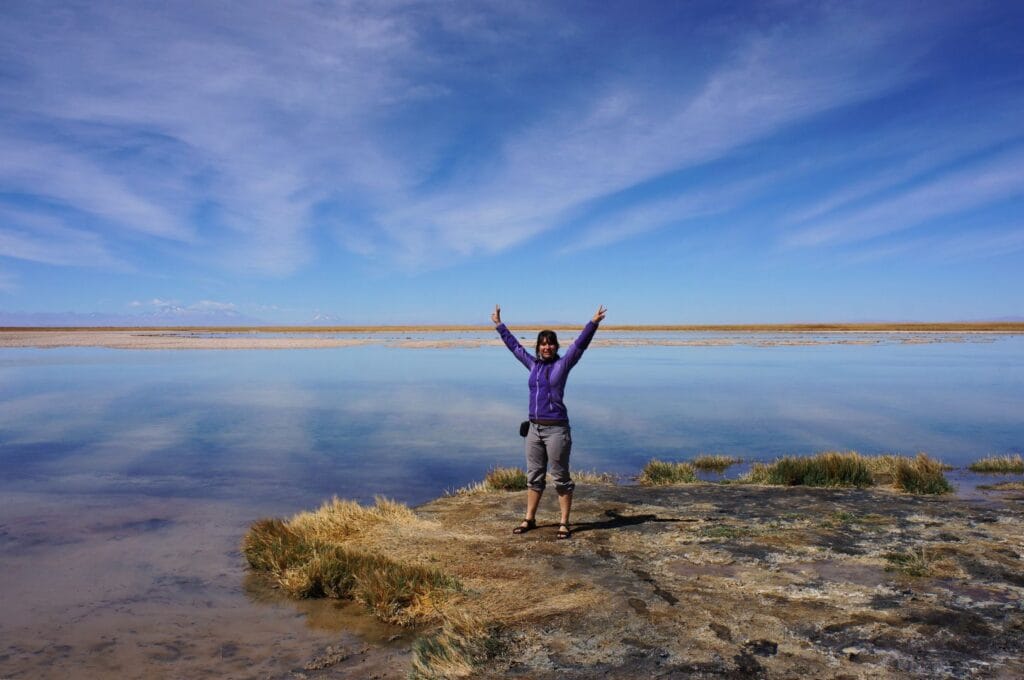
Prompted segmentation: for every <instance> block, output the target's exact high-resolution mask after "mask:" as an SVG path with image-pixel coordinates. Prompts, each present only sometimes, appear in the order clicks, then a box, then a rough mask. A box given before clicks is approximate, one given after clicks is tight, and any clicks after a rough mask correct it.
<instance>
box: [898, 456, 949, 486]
mask: <svg viewBox="0 0 1024 680" xmlns="http://www.w3.org/2000/svg"><path fill="white" fill-rule="evenodd" d="M943 469H944V466H943V464H942V463H940V462H939V461H937V460H935V459H934V458H929V457H928V456H926V455H925V454H923V453H919V454H917V456H916V457H915V458H914V459H913V460H910V459H907V458H901V459H900V460H899V462H898V463H897V464H896V476H895V479H894V480H893V486H895V487H896V488H897V489H900V490H902V491H907V492H909V493H916V494H944V493H950V492H951V491H952V490H953V485H952V484H950V483H949V480H947V479H946V475H945V474H943Z"/></svg>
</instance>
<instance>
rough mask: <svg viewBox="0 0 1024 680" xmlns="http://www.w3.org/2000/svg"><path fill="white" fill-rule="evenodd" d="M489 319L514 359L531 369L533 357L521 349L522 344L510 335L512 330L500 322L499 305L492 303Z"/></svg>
mask: <svg viewBox="0 0 1024 680" xmlns="http://www.w3.org/2000/svg"><path fill="white" fill-rule="evenodd" d="M491 321H493V322H494V329H495V330H496V331H498V335H500V336H501V339H502V341H503V342H504V343H505V347H508V349H509V351H510V352H512V354H513V355H514V356H515V358H516V359H519V361H520V363H522V364H523V366H526V368H527V369H532V368H533V364H534V361H535V360H534V358H533V357H532V356H531V355H530V353H529V352H527V351H526V350H525V349H523V346H522V345H520V344H519V341H518V340H516V336H514V335H512V331H510V330H509V329H508V328H507V327H506V326H505V324H503V323H502V322H501V305H494V311H493V312H492V313H491Z"/></svg>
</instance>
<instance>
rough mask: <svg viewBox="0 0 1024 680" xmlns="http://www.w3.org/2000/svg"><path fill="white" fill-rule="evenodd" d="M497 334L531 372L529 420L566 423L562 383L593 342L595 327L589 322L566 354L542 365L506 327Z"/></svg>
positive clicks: (567, 415)
mask: <svg viewBox="0 0 1024 680" xmlns="http://www.w3.org/2000/svg"><path fill="white" fill-rule="evenodd" d="M496 330H497V331H498V334H499V335H501V339H502V340H504V341H505V346H506V347H508V349H509V351H510V352H512V354H514V355H515V357H516V359H519V361H520V362H522V364H523V366H526V368H528V369H529V371H530V419H531V420H559V421H565V422H566V423H568V422H569V412H568V411H566V410H565V403H564V402H563V401H562V399H563V397H564V395H565V381H566V380H567V379H568V378H569V371H571V370H572V367H573V366H575V365H576V362H577V361H579V360H580V357H581V356H583V350H585V349H586V348H587V346H588V345H590V341H591V340H592V339H593V338H594V333H596V332H597V324H596V323H594V322H593V321H588V322H587V325H586V326H585V327H584V328H583V332H581V333H580V334H579V337H577V338H576V339H575V340H573V342H572V344H571V345H569V349H567V350H565V354H564V355H562V356H559V357H557V358H555V360H554V361H541V360H540V359H538V358H536V357H534V356H533V355H532V354H530V353H529V352H527V351H526V350H525V349H523V346H522V345H520V344H519V341H518V340H516V336H514V335H512V332H511V331H509V329H508V328H506V327H505V324H503V323H500V324H498V326H497V328H496Z"/></svg>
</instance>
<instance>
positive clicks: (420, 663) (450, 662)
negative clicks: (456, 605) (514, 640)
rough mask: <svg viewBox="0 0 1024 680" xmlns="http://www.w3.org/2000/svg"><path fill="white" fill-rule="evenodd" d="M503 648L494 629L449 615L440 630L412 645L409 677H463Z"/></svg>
mask: <svg viewBox="0 0 1024 680" xmlns="http://www.w3.org/2000/svg"><path fill="white" fill-rule="evenodd" d="M502 649H503V645H502V644H501V642H500V640H499V639H498V638H497V636H496V635H495V631H494V630H489V629H488V628H487V627H486V626H484V625H483V624H481V623H480V622H479V621H478V620H477V619H475V618H473V617H472V616H471V615H468V614H465V613H463V612H451V613H449V614H447V615H445V619H444V624H443V625H442V626H441V628H440V629H438V630H437V631H436V632H434V633H433V634H428V635H424V636H422V637H420V638H418V639H417V640H416V642H414V643H413V648H412V669H411V672H410V674H409V677H410V678H411V679H413V680H421V679H422V680H427V679H430V680H433V679H434V678H466V677H469V676H471V675H473V674H474V673H475V672H476V670H477V668H478V667H479V665H480V663H481V662H482V661H484V660H486V659H489V658H493V657H495V656H497V655H498V654H500V653H501V651H502Z"/></svg>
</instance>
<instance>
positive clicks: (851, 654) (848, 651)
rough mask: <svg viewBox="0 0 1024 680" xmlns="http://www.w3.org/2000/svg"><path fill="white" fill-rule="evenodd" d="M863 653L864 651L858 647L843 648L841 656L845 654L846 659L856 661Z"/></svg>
mask: <svg viewBox="0 0 1024 680" xmlns="http://www.w3.org/2000/svg"><path fill="white" fill-rule="evenodd" d="M863 653H864V650H863V649H861V648H860V647H844V648H843V654H845V655H846V658H847V659H849V660H850V661H856V660H857V657H858V656H860V655H861V654H863Z"/></svg>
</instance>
